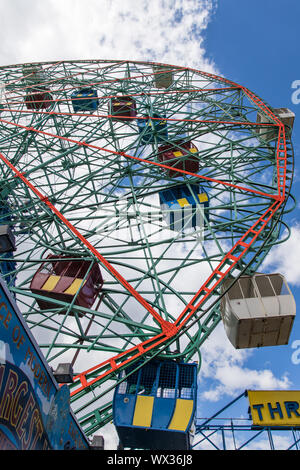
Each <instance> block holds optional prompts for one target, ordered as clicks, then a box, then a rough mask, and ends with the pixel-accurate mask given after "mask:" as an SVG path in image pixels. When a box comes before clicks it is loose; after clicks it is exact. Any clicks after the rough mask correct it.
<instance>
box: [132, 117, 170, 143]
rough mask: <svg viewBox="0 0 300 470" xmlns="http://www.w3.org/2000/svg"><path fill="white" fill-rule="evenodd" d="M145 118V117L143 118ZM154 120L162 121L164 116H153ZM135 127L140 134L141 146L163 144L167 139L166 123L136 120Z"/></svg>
mask: <svg viewBox="0 0 300 470" xmlns="http://www.w3.org/2000/svg"><path fill="white" fill-rule="evenodd" d="M145 117H146V116H145ZM153 117H154V118H161V119H164V118H165V116H160V115H159V114H155V113H154V114H153ZM137 125H138V129H139V132H140V134H142V138H141V141H142V143H143V144H150V143H154V142H155V139H156V141H157V142H164V141H165V139H167V138H168V129H167V123H166V121H151V120H150V119H141V120H137Z"/></svg>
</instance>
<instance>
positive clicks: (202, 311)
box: [0, 60, 293, 436]
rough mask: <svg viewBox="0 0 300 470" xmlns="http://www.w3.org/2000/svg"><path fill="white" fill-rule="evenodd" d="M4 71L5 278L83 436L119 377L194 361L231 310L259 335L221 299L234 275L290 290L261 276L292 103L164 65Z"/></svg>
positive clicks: (278, 219)
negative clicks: (62, 377)
mask: <svg viewBox="0 0 300 470" xmlns="http://www.w3.org/2000/svg"><path fill="white" fill-rule="evenodd" d="M0 81H1V82H2V87H1V114H0V167H1V169H0V171H1V173H0V175H1V176H0V177H1V212H0V213H1V222H0V224H1V225H0V232H1V233H0V238H1V273H2V276H3V277H4V279H5V280H6V282H7V285H8V287H9V289H10V291H11V293H12V294H13V295H14V297H15V299H16V301H17V303H18V306H19V308H20V310H21V311H22V313H23V315H24V318H25V320H26V322H27V324H28V326H29V327H30V328H31V331H32V333H33V335H34V336H35V338H36V340H37V341H38V344H39V346H40V348H41V350H42V352H43V354H44V356H45V358H46V359H47V361H48V363H49V364H50V366H52V367H53V370H58V369H59V367H60V365H64V366H66V365H69V369H68V370H69V372H70V371H71V370H73V378H72V379H71V380H70V385H69V386H70V392H71V403H72V408H73V410H74V412H75V413H76V415H77V417H78V419H79V422H80V423H81V425H82V427H83V429H84V431H85V432H86V434H87V435H88V436H89V435H92V434H93V433H95V432H96V431H97V430H99V429H100V428H101V427H102V426H103V425H105V424H106V423H108V422H109V421H111V419H112V406H113V404H112V400H113V394H114V391H115V390H116V388H117V387H118V386H119V385H120V384H121V383H124V381H125V377H126V374H129V375H130V374H131V376H132V377H133V376H134V373H137V371H139V370H140V369H141V368H143V367H145V366H146V365H147V364H153V361H171V362H172V363H176V364H179V363H180V364H184V363H185V364H188V363H190V362H192V361H196V362H197V367H198V371H199V370H201V345H202V344H203V342H204V341H205V340H206V338H207V337H208V336H209V335H210V334H211V333H212V332H213V330H214V329H215V327H216V326H217V324H218V323H219V322H220V321H221V320H222V319H223V322H224V325H225V329H226V331H227V334H228V336H229V339H230V340H231V341H232V343H233V344H234V345H235V347H249V346H250V347H255V346H261V345H265V344H264V343H263V340H262V339H261V338H262V336H261V335H262V333H261V331H258V332H256V333H257V335H256V337H255V339H253V337H252V339H251V338H248V340H247V341H248V342H247V341H246V340H245V332H244V333H239V332H238V331H237V326H236V324H235V326H234V327H233V326H232V325H233V323H232V318H229V317H228V314H227V313H226V312H227V310H226V306H225V307H224V305H225V304H226V300H225V299H226V298H227V297H226V296H227V295H228V292H229V293H230V292H233V291H232V288H234V286H235V291H234V293H233V295H232V296H229V301H236V300H239V301H240V300H241V299H240V297H241V295H242V294H241V295H240V296H239V294H237V290H238V288H237V287H236V286H237V285H238V284H237V282H238V280H239V282H240V285H239V286H240V288H241V291H243V289H244V291H243V292H244V294H243V295H244V298H245V296H246V297H247V296H248V297H251V298H254V297H255V296H254V295H252V294H250V293H251V292H252V291H253V289H254V290H255V289H256V290H258V291H259V289H260V286H261V288H262V290H264V289H265V292H266V289H267V287H266V283H270V286H271V287H270V286H269V284H268V286H269V289H271V288H272V289H273V290H272V292H273V293H274V296H275V295H276V296H277V297H278V296H280V295H281V292H282V288H283V287H282V286H284V287H285V289H286V292H287V295H288V296H290V297H291V294H290V291H289V289H288V286H287V285H286V283H285V280H284V279H282V278H280V279H281V281H280V280H278V278H274V277H273V278H272V279H271V278H270V277H269V278H268V279H267V278H265V277H263V276H261V275H258V274H257V273H258V271H259V266H260V265H261V264H262V262H263V260H264V259H265V257H266V255H267V254H268V252H269V250H270V249H271V248H272V246H274V245H275V244H278V243H281V242H282V241H283V240H282V238H281V234H282V231H283V229H284V228H286V223H285V222H284V221H283V215H284V214H285V212H287V211H289V210H291V209H292V204H287V202H288V201H289V200H291V201H293V199H292V196H291V194H290V189H291V183H292V174H293V151H292V144H291V139H290V137H291V129H292V121H293V116H291V113H290V112H289V110H286V109H282V108H280V109H273V108H271V107H270V106H269V105H268V104H266V103H265V102H264V101H263V100H262V99H261V98H259V97H258V96H257V95H256V94H254V93H253V92H251V91H249V90H248V89H247V88H246V87H244V86H241V85H238V84H236V83H234V82H232V81H230V80H227V79H225V78H223V77H218V76H215V75H212V74H209V73H205V72H201V71H197V70H193V69H189V68H187V67H179V66H173V65H168V64H156V63H146V62H136V61H114V60H111V61H110V60H82V61H61V62H47V63H46V62H45V63H34V64H21V65H13V66H5V67H1V68H0ZM255 276H257V277H258V278H257V279H256V280H255ZM273 276H274V275H273ZM254 280H255V283H256V284H255V286H256V287H255V288H254V287H253V284H252V283H253V282H254ZM242 283H244V284H243V285H242ZM260 293H261V292H260ZM272 295H273V294H272ZM239 305H240V304H239ZM222 306H223V307H222ZM247 308H248V307H247ZM224 312H225V313H224ZM228 318H229V320H228ZM227 320H228V321H227ZM292 320H293V318H291V317H290V316H289V317H288V316H287V315H286V317H285V320H284V321H285V323H284V322H283V323H284V325H283V323H282V322H281V323H280V322H279V323H280V325H279V324H278V325H277V326H276V328H277V330H276V331H277V333H278V331H279V330H280V334H279V333H278V334H277V333H276V335H275V336H276V338H275V336H274V331H273V330H272V334H273V336H272V334H271V336H272V338H271V339H270V335H269V337H268V338H269V339H268V340H266V341H269V343H266V345H267V344H283V343H284V342H286V341H287V339H288V335H289V332H290V328H291V325H292ZM226 322H227V323H226ZM235 323H238V320H236V322H235ZM277 323H278V321H277ZM264 324H265V323H264ZM273 326H274V325H273ZM251 328H252V327H251ZM282 329H284V332H282ZM239 334H241V335H244V336H243V340H241V341H240V342H239V338H238V335H239ZM249 334H250V333H249ZM258 337H259V338H258ZM243 341H244V342H243ZM251 341H252V342H251ZM272 341H273V343H272ZM246 343H247V344H246ZM65 372H66V370H65Z"/></svg>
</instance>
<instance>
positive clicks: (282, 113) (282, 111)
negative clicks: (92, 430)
mask: <svg viewBox="0 0 300 470" xmlns="http://www.w3.org/2000/svg"><path fill="white" fill-rule="evenodd" d="M273 112H274V114H275V116H277V117H278V118H279V119H280V121H281V122H282V123H283V124H284V125H285V126H288V127H289V128H290V129H291V130H292V129H293V125H294V120H295V114H294V113H293V112H292V111H291V110H290V109H288V108H276V109H274V110H273ZM256 122H257V123H258V124H273V123H274V121H273V120H270V118H269V117H268V116H267V115H266V114H264V113H263V112H260V111H259V112H258V113H257V119H256ZM256 132H257V134H258V135H259V137H260V138H261V139H263V140H265V141H267V142H269V141H271V140H274V139H276V138H277V137H278V126H276V127H271V128H270V127H269V126H262V127H257V129H256Z"/></svg>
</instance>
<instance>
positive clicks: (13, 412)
mask: <svg viewBox="0 0 300 470" xmlns="http://www.w3.org/2000/svg"><path fill="white" fill-rule="evenodd" d="M0 338H1V339H0V410H1V412H0V449H1V450H2V449H17V450H43V449H54V450H63V449H88V448H89V443H88V441H87V439H86V437H85V436H84V433H83V431H82V429H81V428H80V426H79V424H78V423H77V420H76V418H75V416H74V415H73V413H72V411H71V409H70V391H69V388H68V387H67V386H66V385H64V386H62V387H59V386H58V384H57V382H56V380H55V379H54V376H53V374H52V371H51V369H50V368H49V366H48V364H47V362H46V360H45V359H44V356H43V355H42V353H41V351H40V349H39V347H38V345H37V344H36V342H35V340H34V338H33V336H32V334H31V332H30V330H29V329H28V327H27V325H26V323H25V321H24V319H23V317H22V314H21V313H20V311H19V310H18V307H17V305H16V304H15V302H14V299H13V298H12V297H11V295H10V293H9V291H8V289H7V287H6V285H5V283H4V282H3V281H2V280H1V279H0ZM12 394H15V396H16V397H18V402H14V401H12V400H11V396H12ZM16 403H17V405H18V407H17V408H15V404H16Z"/></svg>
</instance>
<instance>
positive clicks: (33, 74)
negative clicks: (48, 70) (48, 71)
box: [22, 64, 46, 85]
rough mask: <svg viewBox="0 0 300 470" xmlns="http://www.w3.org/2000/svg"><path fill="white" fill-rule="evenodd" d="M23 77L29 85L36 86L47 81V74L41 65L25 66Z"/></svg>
mask: <svg viewBox="0 0 300 470" xmlns="http://www.w3.org/2000/svg"><path fill="white" fill-rule="evenodd" d="M22 71H23V77H24V80H25V83H26V84H27V85H36V84H38V83H42V82H44V81H45V79H46V77H45V72H44V70H43V67H42V66H41V65H40V64H24V65H23V67H22Z"/></svg>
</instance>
